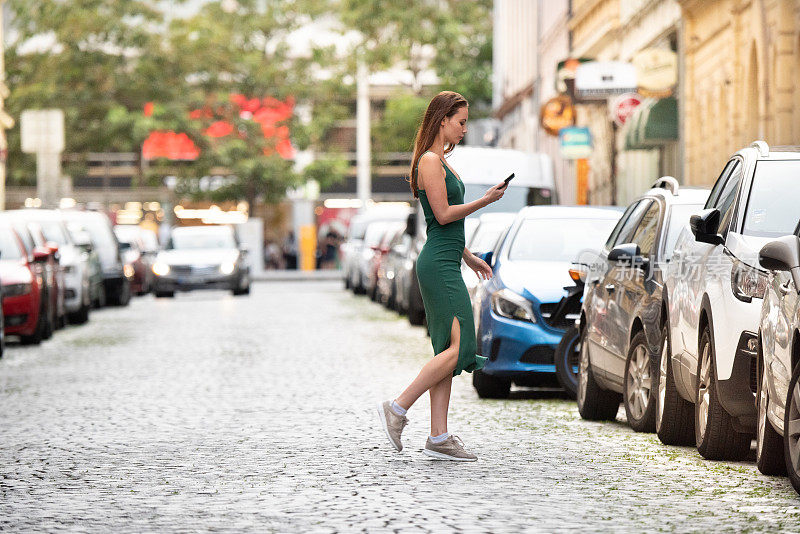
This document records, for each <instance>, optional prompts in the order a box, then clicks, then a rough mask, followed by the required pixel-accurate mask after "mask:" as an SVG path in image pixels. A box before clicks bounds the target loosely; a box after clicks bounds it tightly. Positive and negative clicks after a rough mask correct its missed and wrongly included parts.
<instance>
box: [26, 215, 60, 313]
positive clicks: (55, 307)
mask: <svg viewBox="0 0 800 534" xmlns="http://www.w3.org/2000/svg"><path fill="white" fill-rule="evenodd" d="M27 227H28V231H29V232H30V234H31V237H32V238H33V243H34V245H36V248H37V249H40V250H41V252H43V253H44V252H47V254H48V256H47V260H45V261H44V262H42V267H43V268H44V273H43V274H44V276H45V282H46V284H45V285H46V287H47V307H48V310H49V313H50V315H49V320H50V322H51V324H52V325H53V326H54V327H55V328H63V327H64V326H66V324H67V315H66V313H67V312H66V310H65V309H64V289H65V287H64V268H63V267H62V266H61V262H60V261H59V256H58V244H57V243H54V242H52V241H47V239H46V238H45V236H44V233H43V232H42V227H41V225H40V224H39V223H37V222H33V221H28V223H27Z"/></svg>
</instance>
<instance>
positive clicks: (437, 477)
mask: <svg viewBox="0 0 800 534" xmlns="http://www.w3.org/2000/svg"><path fill="white" fill-rule="evenodd" d="M430 356H431V346H430V343H429V340H428V338H427V337H426V336H425V334H424V331H423V329H421V328H418V327H412V326H410V325H409V324H408V321H407V320H406V319H405V318H402V317H399V316H398V315H396V314H394V313H393V312H389V311H386V310H385V309H383V308H382V307H380V306H378V305H377V304H374V303H372V302H370V301H369V300H368V299H366V298H363V297H355V296H353V295H352V294H350V293H348V292H346V291H344V289H343V288H342V284H341V283H339V282H293V283H292V282H289V283H286V282H284V283H278V282H272V283H260V284H255V285H254V286H253V294H252V295H251V296H250V297H233V296H230V295H229V294H228V293H222V292H207V293H201V292H198V293H192V294H180V295H178V296H177V297H176V298H175V299H158V300H156V299H154V298H153V297H144V298H139V299H135V300H134V301H133V302H132V303H131V305H130V307H128V308H110V309H105V310H100V311H97V312H94V313H93V314H92V317H91V320H90V322H89V323H88V324H87V325H86V326H84V327H77V328H74V327H71V328H68V329H67V330H66V331H63V332H60V333H59V335H57V336H56V337H55V338H53V339H52V340H50V341H48V342H45V343H44V344H43V345H42V346H40V347H23V346H9V347H8V349H7V351H6V356H5V357H4V358H3V359H2V360H0V436H2V439H0V444H1V445H0V530H10V531H28V532H29V531H57V530H62V529H63V530H74V531H93V532H112V531H116V532H120V531H128V532H130V531H137V532H142V531H151V532H156V531H162V532H163V531H198V530H200V531H208V530H215V531H243V530H252V531H259V532H264V531H275V532H308V531H315V532H333V531H352V530H390V531H415V530H429V531H438V532H441V531H448V530H459V531H484V532H485V531H492V532H502V531H518V530H530V531H567V530H572V529H579V528H580V529H582V530H590V531H594V530H609V531H611V530H613V531H633V532H639V531H643V530H649V531H652V530H666V531H672V530H677V531H699V532H709V531H723V530H729V531H739V532H741V531H748V530H752V531H768V532H776V531H795V532H796V531H797V530H798V528H800V500H798V497H797V495H796V493H795V492H794V491H793V490H792V488H791V486H790V484H789V483H788V481H787V480H785V479H783V478H769V477H765V476H762V475H760V474H758V472H757V470H756V468H755V466H754V464H753V463H752V462H742V463H735V462H716V463H715V462H709V461H705V460H703V459H702V458H701V457H700V456H699V455H698V454H697V452H696V451H695V450H694V449H693V448H679V447H666V446H663V445H661V444H660V443H659V442H658V440H657V438H656V437H655V435H652V434H636V433H634V432H633V431H631V430H630V429H629V428H628V427H627V426H626V425H625V424H624V412H620V414H619V415H618V421H617V423H615V424H613V423H612V424H607V423H606V424H599V423H588V422H585V421H582V420H581V419H580V418H579V416H578V413H577V409H576V407H575V404H574V402H572V401H568V400H563V399H561V398H558V397H557V396H556V397H555V398H553V397H554V396H553V395H552V394H550V395H546V394H541V393H540V394H538V395H537V394H535V393H532V392H530V391H515V392H513V393H512V399H510V400H507V401H480V400H479V399H478V398H477V395H476V394H475V393H474V390H473V388H472V385H471V379H470V375H462V376H459V377H457V378H456V379H455V381H454V388H453V401H452V403H451V419H450V431H451V432H454V433H455V434H457V435H459V436H460V437H461V438H462V439H463V440H464V442H465V443H466V444H467V447H468V448H469V449H471V450H472V451H474V452H475V453H476V454H478V456H479V460H478V462H476V463H471V464H455V463H445V462H434V461H430V460H429V459H428V458H427V457H426V456H424V455H423V454H422V453H421V450H422V447H423V446H424V442H425V438H426V436H427V434H428V430H429V428H428V426H427V421H428V414H427V409H428V405H427V397H423V399H421V401H420V402H419V403H418V404H417V405H416V406H414V407H413V408H412V409H411V411H410V412H409V418H410V420H411V423H410V425H409V427H407V429H406V431H405V433H404V436H403V437H404V443H405V445H406V449H405V450H404V451H403V452H401V453H396V452H394V451H393V449H391V448H390V446H389V444H388V442H387V440H386V438H385V436H384V435H383V432H382V430H380V428H379V427H378V423H377V418H376V417H375V413H374V407H373V406H374V402H375V401H376V400H378V399H386V398H391V397H392V396H394V395H397V394H398V393H399V391H400V390H401V388H402V387H404V386H405V385H406V384H407V383H408V382H409V381H410V380H411V379H412V378H413V377H414V376H415V374H416V373H417V371H418V370H419V368H420V366H421V365H422V364H423V363H424V362H425V361H426V360H427V359H428V358H429V357H430ZM537 397H540V398H537Z"/></svg>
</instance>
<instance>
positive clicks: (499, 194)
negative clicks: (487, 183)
mask: <svg viewBox="0 0 800 534" xmlns="http://www.w3.org/2000/svg"><path fill="white" fill-rule="evenodd" d="M507 187H508V185H507V184H506V183H505V182H500V183H499V184H497V185H496V186H494V187H492V188H490V189H487V190H486V194H485V195H483V199H484V200H485V201H486V204H491V203H492V202H497V201H498V200H500V199H501V198H503V194H505V192H506V188H507Z"/></svg>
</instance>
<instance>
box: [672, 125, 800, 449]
mask: <svg viewBox="0 0 800 534" xmlns="http://www.w3.org/2000/svg"><path fill="white" fill-rule="evenodd" d="M787 166H788V167H791V168H793V169H796V170H794V171H793V172H794V173H796V174H797V175H800V153H798V152H794V151H790V150H787V149H784V150H781V148H780V147H777V148H773V149H770V147H769V146H768V145H767V144H766V143H765V142H763V141H756V142H754V143H753V144H752V145H751V146H749V147H748V148H745V149H742V150H740V151H739V152H737V153H736V154H734V155H733V157H731V159H730V160H729V161H728V163H727V164H726V165H725V168H724V169H723V171H722V174H720V176H719V178H718V179H717V182H716V184H715V185H714V188H713V189H712V191H711V195H710V196H709V198H708V201H707V203H706V205H705V209H704V210H703V211H702V212H700V213H699V214H697V215H693V216H692V218H691V220H690V230H689V229H687V230H684V232H683V233H682V234H681V236H680V237H679V238H678V242H677V244H676V247H675V253H674V255H673V258H672V261H671V262H670V264H669V266H668V267H667V274H666V278H665V286H666V293H667V296H666V301H667V306H668V310H669V326H670V328H669V336H668V339H667V340H666V343H667V346H666V347H665V350H664V352H663V354H665V355H667V354H669V355H671V358H670V362H669V363H670V364H671V365H665V366H662V372H661V373H660V377H659V380H661V381H664V385H663V386H662V387H661V388H660V389H661V390H663V393H660V394H659V396H660V401H661V402H662V404H663V410H664V412H663V419H664V423H662V426H663V425H664V424H665V425H666V428H667V429H669V430H670V431H671V432H665V434H666V435H668V436H669V437H670V438H671V442H672V443H678V442H680V441H682V440H683V441H686V440H687V438H689V439H690V436H691V434H692V433H693V434H694V441H695V443H696V444H697V448H698V451H699V452H700V454H701V455H703V456H704V457H705V458H709V459H741V458H743V457H745V456H746V455H747V454H748V452H749V450H750V442H751V439H752V437H753V434H754V432H755V424H756V409H755V391H756V388H757V363H758V362H757V346H758V342H757V332H758V325H759V315H760V311H761V299H762V298H763V296H764V291H765V289H766V285H767V275H766V272H765V271H764V270H763V268H762V267H761V265H760V264H759V262H758V252H759V250H760V249H761V247H762V246H763V245H764V244H766V243H767V242H768V241H770V240H772V239H774V237H775V236H776V235H779V236H780V235H786V234H791V233H792V232H793V231H794V230H795V227H796V226H797V223H798V219H800V204H798V202H797V198H798V197H799V196H800V180H797V181H796V182H794V183H796V184H797V185H794V186H793V189H792V190H790V191H786V190H783V189H782V188H781V186H780V184H778V183H776V181H775V180H774V179H773V177H774V176H775V174H776V171H778V170H780V172H782V173H783V172H784V171H785V168H786V167H787ZM782 183H783V182H781V184H782ZM664 371H666V372H664ZM688 403H694V410H693V412H694V418H693V421H692V420H690V418H691V413H692V410H691V405H690V404H688ZM692 429H693V430H692ZM661 434H662V432H659V437H662V436H661ZM663 439H664V438H663V437H662V440H663Z"/></svg>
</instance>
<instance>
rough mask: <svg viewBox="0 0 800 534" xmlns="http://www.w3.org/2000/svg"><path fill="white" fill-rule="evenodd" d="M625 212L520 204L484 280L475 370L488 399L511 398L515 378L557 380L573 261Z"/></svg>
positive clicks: (489, 257)
mask: <svg viewBox="0 0 800 534" xmlns="http://www.w3.org/2000/svg"><path fill="white" fill-rule="evenodd" d="M620 215H621V210H618V209H614V208H610V209H609V208H597V207H594V208H589V207H566V206H531V207H527V208H524V209H522V210H520V212H519V213H518V214H517V217H516V219H515V220H514V223H513V224H512V225H511V227H510V228H509V230H508V232H506V234H505V235H504V237H503V239H501V240H500V241H499V242H498V244H497V246H496V247H495V249H494V250H493V251H490V252H487V253H485V254H483V255H482V256H483V258H484V260H485V261H486V262H487V263H488V264H489V265H490V266H491V267H492V271H493V273H494V275H493V276H492V278H490V279H489V280H488V281H487V282H486V283H484V284H482V285H480V286H478V291H477V292H476V294H475V297H474V298H475V299H477V309H478V311H479V313H478V318H477V322H478V326H477V331H478V335H477V339H478V352H479V353H480V354H481V355H482V356H486V357H488V361H487V362H486V365H485V367H484V368H483V369H482V370H480V371H477V372H475V373H473V375H472V376H473V382H472V383H473V385H474V386H475V389H476V390H477V392H478V395H479V396H480V397H490V398H502V397H507V396H508V394H509V390H510V387H511V383H512V382H513V383H515V384H517V385H521V386H539V385H557V380H556V378H555V366H554V362H553V354H554V350H555V348H556V346H557V345H558V343H559V341H561V337H562V335H563V334H564V330H565V328H566V327H567V324H554V323H552V322H551V319H552V312H553V310H554V309H555V307H556V306H557V305H558V302H559V301H560V300H561V298H562V296H563V295H564V294H565V290H564V286H565V285H566V284H567V283H569V281H570V278H569V276H568V274H567V270H568V268H569V265H570V262H572V260H573V259H574V258H575V257H576V256H577V255H578V253H579V252H580V251H581V250H584V249H587V248H589V249H594V250H597V249H599V248H600V247H601V246H602V243H603V241H605V239H606V238H607V237H608V234H609V233H610V232H611V229H612V228H613V227H614V225H615V224H616V222H617V220H618V219H619V217H620Z"/></svg>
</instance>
